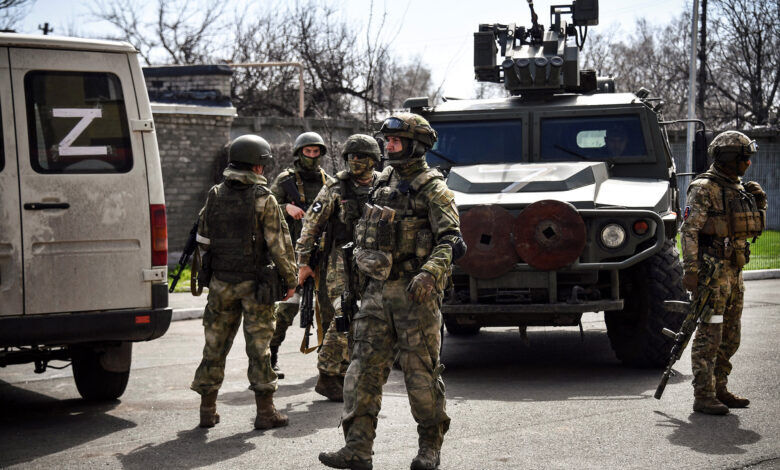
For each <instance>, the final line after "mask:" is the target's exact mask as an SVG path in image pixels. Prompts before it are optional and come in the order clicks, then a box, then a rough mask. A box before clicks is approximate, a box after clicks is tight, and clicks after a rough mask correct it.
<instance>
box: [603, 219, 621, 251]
mask: <svg viewBox="0 0 780 470" xmlns="http://www.w3.org/2000/svg"><path fill="white" fill-rule="evenodd" d="M624 241H626V230H625V229H624V228H623V227H621V226H620V225H618V224H607V225H605V226H604V228H602V229H601V242H602V243H603V244H604V246H606V247H607V248H617V247H619V246H620V245H622V244H623V242H624Z"/></svg>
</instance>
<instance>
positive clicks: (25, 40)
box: [0, 33, 136, 52]
mask: <svg viewBox="0 0 780 470" xmlns="http://www.w3.org/2000/svg"><path fill="white" fill-rule="evenodd" d="M0 46H2V47H34V48H40V49H70V50H81V51H99V52H136V49H135V47H133V46H132V45H131V44H130V43H128V42H120V41H104V40H100V39H82V38H71V37H66V36H51V35H49V36H43V35H32V34H16V33H0Z"/></svg>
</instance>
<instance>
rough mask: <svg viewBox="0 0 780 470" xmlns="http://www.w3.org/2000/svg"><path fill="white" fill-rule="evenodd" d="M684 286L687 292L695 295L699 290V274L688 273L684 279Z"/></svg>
mask: <svg viewBox="0 0 780 470" xmlns="http://www.w3.org/2000/svg"><path fill="white" fill-rule="evenodd" d="M682 285H683V287H684V288H685V290H688V291H690V292H691V293H692V294H693V295H696V293H697V292H698V290H699V274H698V273H694V272H690V271H688V272H686V273H685V275H684V276H683V278H682Z"/></svg>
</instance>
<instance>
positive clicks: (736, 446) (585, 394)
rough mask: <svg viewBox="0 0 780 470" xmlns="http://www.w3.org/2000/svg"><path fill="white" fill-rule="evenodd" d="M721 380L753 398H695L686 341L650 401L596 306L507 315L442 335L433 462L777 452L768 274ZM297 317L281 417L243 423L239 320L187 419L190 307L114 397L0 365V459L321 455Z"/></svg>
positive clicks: (127, 462) (389, 442)
mask: <svg viewBox="0 0 780 470" xmlns="http://www.w3.org/2000/svg"><path fill="white" fill-rule="evenodd" d="M746 285H747V301H746V308H745V312H744V317H743V341H742V347H741V348H740V350H739V352H738V353H737V355H736V356H735V358H734V364H735V368H734V372H733V374H732V376H731V384H732V385H733V387H732V388H733V389H734V390H735V391H737V392H739V393H741V394H744V395H746V396H748V397H749V398H751V400H752V404H751V406H750V408H748V409H744V410H734V412H732V413H731V414H730V415H728V416H724V417H714V416H705V415H701V414H698V413H692V411H691V404H692V392H691V386H690V379H691V369H690V360H689V359H688V357H689V356H688V355H687V354H686V356H684V360H683V361H681V362H680V363H678V366H677V370H678V371H679V372H680V373H681V374H680V375H678V376H677V377H674V378H672V380H671V381H670V384H669V386H668V387H667V389H666V392H665V394H664V396H663V399H662V400H661V401H657V400H655V399H653V397H652V395H653V392H654V390H655V387H656V384H657V381H658V378H659V375H660V372H659V371H654V370H637V369H630V368H626V367H623V366H621V365H620V364H619V363H618V362H617V361H616V359H615V358H614V356H613V354H612V351H611V350H610V347H609V342H608V340H607V336H606V331H605V327H604V324H603V321H602V320H601V318H600V316H598V315H592V316H587V317H586V319H585V321H584V328H585V335H584V339H581V338H580V335H579V332H578V330H577V329H576V328H531V329H529V332H528V333H529V334H528V336H529V341H530V344H525V343H524V342H523V341H522V339H521V337H520V335H519V334H518V333H517V331H516V330H515V329H511V328H492V329H489V330H487V331H483V332H481V333H480V334H479V335H477V336H475V337H471V338H456V337H452V336H449V335H446V337H445V349H444V353H443V362H444V363H445V365H446V366H447V370H446V371H445V373H444V379H445V382H446V384H447V399H448V412H449V414H450V416H451V418H452V427H451V429H450V432H449V433H448V434H447V436H446V439H445V443H444V447H443V450H442V465H441V468H442V469H518V468H556V469H558V468H560V469H572V468H577V469H581V468H588V469H590V468H594V469H595V468H598V469H601V468H621V469H622V468H691V469H693V468H696V469H701V468H735V469H736V468H745V467H748V468H760V469H768V468H780V400H779V399H780V367H778V365H779V364H780V348H778V340H777V338H778V337H780V280H764V281H751V282H748V283H746ZM300 331H301V330H300V329H299V328H297V326H295V325H294V329H291V330H290V333H289V334H288V340H287V342H286V343H285V344H284V345H283V354H282V355H281V364H282V366H283V367H284V369H285V372H286V373H287V378H286V379H285V380H282V381H280V383H281V385H280V388H279V391H278V392H277V394H276V403H277V407H279V408H281V409H283V410H285V411H286V412H287V413H288V414H289V416H290V422H291V424H290V426H289V427H286V428H280V429H276V430H271V431H266V432H258V431H254V430H253V428H252V420H253V417H254V399H253V395H252V392H250V391H249V390H247V382H246V359H245V354H244V350H243V349H244V344H243V338H242V336H241V334H239V335H238V336H237V338H236V344H235V345H234V348H233V351H232V352H231V354H230V356H229V359H228V367H227V372H226V381H225V384H224V386H223V389H222V391H221V395H220V397H219V401H218V408H219V412H220V414H221V415H222V422H221V423H220V424H218V425H217V427H215V428H213V429H211V430H201V429H199V428H198V427H197V421H198V403H199V398H198V396H197V395H196V394H195V393H194V392H192V391H190V390H189V389H188V386H189V382H190V381H191V380H192V375H193V373H194V370H195V368H196V366H197V364H198V361H199V359H200V350H201V348H202V345H203V336H202V335H203V333H202V327H201V325H200V321H199V320H187V321H179V322H175V323H173V324H172V325H171V328H170V330H169V331H168V333H167V334H166V335H165V336H164V337H163V338H162V339H159V340H156V341H153V342H149V343H143V344H137V345H136V346H135V350H134V353H133V370H132V373H131V377H130V383H129V385H128V388H127V391H126V392H125V394H124V395H123V396H122V398H121V399H120V400H118V401H116V402H113V403H108V404H101V405H96V404H90V403H87V402H84V401H82V400H81V399H79V398H78V393H77V391H76V387H75V385H74V384H73V381H72V377H71V372H70V368H67V369H63V370H60V371H56V370H49V371H47V372H46V373H45V374H42V375H36V374H34V373H33V372H32V366H31V365H26V366H11V367H7V368H5V369H0V467H2V468H6V467H8V468H47V469H48V468H127V469H144V470H146V469H151V468H200V467H213V468H254V469H272V468H273V469H308V468H324V467H321V466H320V465H319V462H318V461H317V454H318V453H319V452H320V451H323V450H335V449H337V448H339V447H340V446H341V444H342V442H343V438H342V434H341V430H340V429H338V428H337V426H338V424H339V414H340V411H341V405H340V404H337V403H331V402H328V401H325V400H324V399H322V397H320V396H319V395H317V394H315V393H314V392H313V387H314V383H315V381H316V366H315V362H316V360H315V357H314V356H313V355H309V356H303V355H301V354H300V353H299V352H298V351H297V348H298V345H299V344H298V343H299V342H300V337H301V333H300ZM384 391H385V394H384V402H383V408H382V412H381V415H380V419H379V427H378V430H377V433H378V437H377V441H376V443H375V447H374V450H375V456H374V468H377V469H403V468H408V465H409V462H410V461H411V459H412V458H413V457H414V455H415V453H416V448H417V442H416V441H417V439H416V432H415V424H414V421H413V420H412V417H411V415H410V412H409V405H408V402H407V399H406V393H405V389H404V385H403V377H402V376H401V374H400V372H398V371H393V373H392V374H391V375H390V379H389V380H388V383H387V385H386V386H385V388H384Z"/></svg>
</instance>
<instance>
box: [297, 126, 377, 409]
mask: <svg viewBox="0 0 780 470" xmlns="http://www.w3.org/2000/svg"><path fill="white" fill-rule="evenodd" d="M341 156H342V157H343V158H344V163H345V164H346V165H347V167H348V169H347V170H344V171H341V172H339V173H338V174H336V178H335V179H333V180H331V181H329V182H328V183H327V184H326V185H325V186H323V188H322V189H321V190H320V193H319V194H318V195H317V198H316V199H315V200H314V202H313V203H312V205H311V210H310V211H309V212H307V214H306V219H305V220H304V222H303V229H302V230H301V237H300V238H299V239H298V242H297V244H296V250H295V251H296V253H297V255H298V266H299V271H298V283H299V284H301V285H302V284H303V282H304V281H305V280H306V278H308V277H309V276H312V275H313V271H312V269H311V268H310V267H309V265H308V264H309V260H310V257H311V253H312V251H313V250H314V247H315V244H316V243H317V241H318V239H319V238H320V236H322V234H323V233H325V238H326V244H325V253H324V254H323V255H324V256H330V261H329V262H328V269H327V291H328V297H329V299H330V302H331V305H340V304H341V294H342V292H343V291H344V285H345V282H347V281H346V279H345V278H344V257H343V253H342V250H341V247H342V246H344V245H345V244H347V243H349V242H351V241H353V236H354V226H355V224H356V223H357V221H358V219H360V216H361V209H362V208H363V206H364V205H365V203H367V202H368V197H369V193H370V192H371V187H372V185H373V183H374V181H375V180H376V178H377V177H378V176H379V173H377V172H375V171H374V168H375V167H376V165H377V164H378V163H379V160H380V153H379V145H377V142H376V140H374V138H373V137H371V136H368V135H363V134H356V135H353V136H350V137H349V138H348V139H347V141H346V142H345V143H344V150H343V151H342V153H341ZM348 365H349V359H348V354H347V335H346V333H340V332H338V331H336V322H333V321H331V322H330V325H329V326H328V330H327V332H326V333H325V339H324V341H323V342H322V348H321V349H320V352H319V355H318V361H317V368H318V369H319V372H320V375H319V378H318V380H317V385H316V386H315V387H314V391H316V392H317V393H319V394H320V395H323V396H325V397H327V398H328V399H330V400H333V401H343V386H344V375H345V374H346V372H347V366H348Z"/></svg>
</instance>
